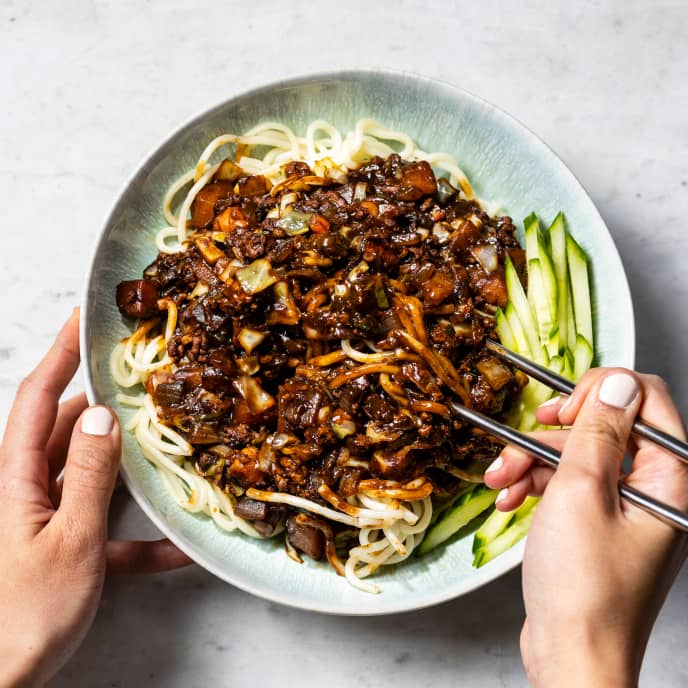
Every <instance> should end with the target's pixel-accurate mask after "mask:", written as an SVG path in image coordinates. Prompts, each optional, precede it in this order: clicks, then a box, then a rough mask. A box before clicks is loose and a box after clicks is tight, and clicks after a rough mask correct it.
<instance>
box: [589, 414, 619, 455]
mask: <svg viewBox="0 0 688 688" xmlns="http://www.w3.org/2000/svg"><path fill="white" fill-rule="evenodd" d="M580 431H581V432H582V433H583V436H584V437H585V441H586V443H587V444H588V445H589V446H595V447H598V448H601V449H607V450H609V451H612V452H615V453H617V454H618V453H619V452H623V451H624V450H625V447H626V444H627V442H628V433H627V432H625V431H624V429H623V428H622V427H620V425H619V424H618V423H616V422H614V421H613V420H612V419H610V418H605V417H604V416H602V415H599V416H597V417H595V418H592V419H590V420H589V421H588V422H586V423H585V424H584V425H583V427H581V428H580Z"/></svg>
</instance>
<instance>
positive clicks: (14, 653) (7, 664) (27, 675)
mask: <svg viewBox="0 0 688 688" xmlns="http://www.w3.org/2000/svg"><path fill="white" fill-rule="evenodd" d="M0 666H1V667H2V671H1V672H0V688H32V687H34V686H37V685H41V680H40V675H41V673H42V672H41V671H40V667H41V654H40V652H39V650H38V648H37V647H10V648H8V647H5V646H4V645H2V644H0Z"/></svg>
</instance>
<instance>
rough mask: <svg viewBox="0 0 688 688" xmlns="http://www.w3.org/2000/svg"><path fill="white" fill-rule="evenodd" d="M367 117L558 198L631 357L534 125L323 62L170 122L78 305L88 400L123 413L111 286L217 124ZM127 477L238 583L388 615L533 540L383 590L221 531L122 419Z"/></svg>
mask: <svg viewBox="0 0 688 688" xmlns="http://www.w3.org/2000/svg"><path fill="white" fill-rule="evenodd" d="M361 117H372V118H374V119H376V120H378V121H380V122H381V123H383V124H384V125H386V126H388V127H391V128H394V129H400V130H402V131H405V132H406V133H408V134H409V135H411V136H412V137H413V138H414V139H415V140H416V141H417V142H418V143H419V145H420V146H421V147H422V148H423V149H424V150H428V151H429V150H432V151H440V150H441V151H448V152H450V153H452V154H453V155H455V156H456V157H457V158H458V160H459V163H460V165H461V167H462V168H463V170H464V171H465V172H466V173H467V175H468V177H469V179H470V181H471V183H472V184H473V186H474V188H475V191H476V193H477V194H478V196H479V197H480V198H483V199H486V200H489V201H490V202H495V203H497V204H498V205H499V206H500V208H501V209H502V211H503V212H504V213H506V214H509V215H511V216H512V217H513V218H514V221H515V222H516V223H517V224H519V225H520V224H521V220H522V219H523V218H524V217H525V216H526V215H528V214H529V213H530V212H531V211H535V212H537V213H538V215H539V216H540V217H541V218H544V219H545V220H551V219H553V218H554V216H555V215H556V213H557V212H558V211H559V210H560V209H561V210H563V211H564V212H565V214H566V216H567V219H568V222H569V227H570V229H571V232H572V233H573V234H574V236H575V237H576V239H577V240H578V241H579V242H580V243H581V244H582V246H583V248H584V249H585V250H586V251H587V253H588V255H589V256H590V257H591V259H592V274H593V282H594V294H595V299H594V317H595V327H596V335H597V345H596V354H597V358H596V361H597V363H599V364H601V365H625V366H629V367H632V366H633V362H634V342H635V331H634V323H633V307H632V303H631V297H630V292H629V289H628V283H627V280H626V275H625V273H624V269H623V266H622V264H621V260H620V258H619V254H618V253H617V250H616V248H615V246H614V243H613V241H612V238H611V236H610V234H609V231H608V230H607V228H606V226H605V224H604V222H603V220H602V218H601V217H600V215H599V213H598V212H597V210H596V208H595V206H594V205H593V203H592V201H591V200H590V197H589V196H588V195H587V194H586V192H585V191H584V189H583V188H582V187H581V185H580V183H579V182H578V181H577V180H576V179H575V177H574V176H573V174H572V173H571V172H570V171H569V170H568V169H567V168H566V166H565V165H564V164H563V163H562V161H561V160H560V159H559V158H558V157H557V156H556V155H555V154H554V153H553V152H552V151H551V150H550V149H549V148H548V147H547V146H546V145H545V144H544V143H543V142H542V141H540V139H538V138H537V137H536V136H535V135H534V134H532V133H531V132H530V131H529V130H528V129H526V128H525V127H524V126H523V125H522V124H520V123H519V122H517V121H516V120H515V119H513V118H512V117H510V116H509V115H508V114H506V113H505V112H503V111H501V110H499V109H498V108H496V107H494V106H493V105H490V104H489V103H486V102H485V101H483V100H481V99H480V98H477V97H475V96H473V95H470V94H469V93H466V92H465V91H462V90H460V89H458V88H455V87H453V86H450V85H448V84H444V83H440V82H437V81H434V80H431V79H427V78H423V77H419V76H415V75H408V74H395V73H387V72H380V71H347V72H340V73H328V74H316V75H312V76H306V77H303V78H297V79H292V80H289V81H281V82H278V83H274V84H270V85H268V86H265V87H263V88H259V89H256V90H253V91H250V92H248V93H244V94H241V95H238V96H233V97H232V98H230V99H229V100H227V101H225V102H223V103H222V104H220V105H218V106H217V107H215V108H213V109H212V110H209V111H208V112H205V113H203V114H201V115H199V116H198V117H196V118H195V119H193V120H192V121H191V122H189V123H188V124H186V125H185V126H183V127H182V128H180V129H179V130H178V131H176V132H174V133H173V134H172V135H171V136H170V137H169V138H168V139H167V140H166V141H165V142H164V143H162V144H161V145H160V147H159V148H158V149H157V150H156V151H155V152H154V153H153V154H152V155H151V156H150V157H148V158H147V159H146V160H145V162H144V163H143V164H142V165H141V167H140V168H139V170H138V171H137V172H136V173H135V174H134V176H133V177H132V179H131V180H130V181H129V183H128V184H127V185H126V188H125V189H124V191H123V192H122V195H121V196H120V197H119V200H118V201H117V202H116V204H115V206H114V208H113V210H112V212H111V214H110V216H109V218H108V219H107V222H106V223H105V227H104V228H103V231H102V233H101V236H100V238H99V240H98V243H97V246H96V249H95V253H94V256H93V260H92V263H91V265H90V267H89V273H88V277H87V287H86V289H85V296H84V304H83V309H82V315H83V320H82V332H81V337H82V342H81V343H82V352H83V354H84V370H85V377H86V388H87V392H88V397H89V400H90V401H91V402H92V403H104V404H108V405H110V406H112V407H114V408H115V409H116V410H117V412H118V413H119V414H120V415H121V417H122V418H123V419H124V420H126V419H127V418H128V417H129V414H130V413H131V411H130V410H129V409H127V408H124V407H122V406H120V405H119V404H118V403H117V401H116V399H115V395H116V393H117V391H118V390H117V389H116V387H115V385H114V383H113V382H112V380H111V379H110V374H109V369H108V358H109V355H110V352H111V350H112V348H113V346H114V344H115V343H116V342H117V341H118V340H119V339H120V338H122V337H125V336H127V335H128V334H129V328H128V325H127V323H125V322H124V321H123V320H122V317H121V316H120V314H119V312H118V310H117V307H116V305H115V298H114V295H115V287H116V285H117V283H118V282H120V281H121V280H123V279H133V278H136V277H138V276H139V275H140V274H141V271H142V269H143V268H144V267H145V266H146V265H148V264H149V263H150V262H151V261H152V260H153V259H154V257H155V255H156V254H157V250H156V248H155V244H154V243H153V238H154V235H155V232H156V230H157V229H159V228H160V227H161V226H164V224H165V223H164V218H163V216H162V211H161V201H162V197H163V195H164V193H165V191H166V189H167V187H168V186H169V184H170V183H171V181H172V180H174V179H176V178H177V177H178V176H179V175H180V174H181V173H182V172H183V171H185V170H187V169H189V168H190V167H192V166H193V164H194V163H195V161H196V159H197V157H198V155H199V154H200V152H201V151H202V149H203V148H204V146H205V145H206V143H207V142H208V141H210V140H211V139H212V138H213V137H215V136H216V135H218V134H219V133H222V132H237V133H240V132H243V131H245V130H247V129H249V128H250V127H252V126H254V125H256V124H258V123H260V122H262V121H267V120H273V121H274V120H277V121H281V122H285V123H286V124H288V125H289V126H291V127H292V128H293V129H294V130H296V131H298V132H301V133H303V132H305V129H306V126H307V124H308V122H310V121H311V120H314V119H326V120H328V121H330V122H332V123H333V124H334V125H335V126H337V127H339V128H340V130H344V131H347V130H350V129H351V128H352V127H353V126H354V124H355V122H356V121H357V120H358V119H359V118H361ZM122 477H123V479H124V482H125V483H126V485H127V487H128V488H129V490H130V492H131V494H132V495H133V497H134V499H135V500H136V501H137V502H138V504H139V506H140V507H141V508H142V509H143V511H144V512H145V513H146V514H147V515H148V516H149V517H150V518H151V520H152V521H153V522H154V523H155V524H156V525H157V526H158V528H159V529H160V530H161V531H163V533H165V534H166V535H167V536H168V537H169V538H170V539H171V540H172V541H173V542H175V543H176V544H177V545H178V546H179V547H180V548H181V549H182V550H184V551H185V552H186V553H187V554H188V555H189V556H191V557H192V558H193V559H194V560H195V561H197V562H198V563H199V564H200V565H201V566H203V567H205V568H206V569H208V571H210V572H212V573H214V574H215V575H217V576H219V577H220V578H222V579H224V580H226V581H227V582H228V583H231V584H233V585H236V586H237V587H239V588H242V589H243V590H246V591H248V592H250V593H252V594H254V595H258V596H260V597H264V598H266V599H270V600H272V601H275V602H278V603H282V604H286V605H291V606H294V607H300V608H303V609H308V610H313V611H319V612H326V613H332V614H351V615H353V614H358V615H371V614H389V613H393V612H401V611H407V610H411V609H417V608H420V607H426V606H429V605H432V604H436V603H439V602H443V601H445V600H449V599H452V598H455V597H458V596H459V595H463V594H465V593H467V592H469V591H471V590H473V589H475V588H477V587H479V586H481V585H484V584H485V583H487V582H489V581H491V580H493V579H495V578H497V577H498V576H501V575H502V574H504V573H505V572H507V571H509V570H510V569H512V568H513V567H514V566H516V565H518V564H519V563H520V562H521V560H522V558H523V550H524V543H523V542H521V543H520V544H519V545H517V546H516V547H514V548H513V549H511V550H509V551H508V552H506V553H505V554H503V555H502V556H500V557H498V558H497V559H495V560H494V561H492V562H491V563H489V564H487V565H486V566H484V567H483V568H481V569H474V568H473V567H472V566H471V542H472V537H471V536H469V537H466V538H464V539H461V540H458V541H455V542H452V543H451V544H449V545H448V546H446V547H440V548H438V549H437V550H436V551H434V552H432V553H431V554H430V555H429V556H425V557H422V558H411V560H409V561H407V562H405V563H403V564H402V565H400V566H396V567H387V568H384V569H383V570H382V572H381V573H379V574H378V575H376V576H375V580H376V582H377V583H378V584H379V586H380V587H381V589H382V592H381V593H380V594H378V595H372V594H367V593H364V592H360V591H359V590H356V589H354V588H353V587H351V586H350V585H349V584H348V583H347V582H346V580H345V579H343V578H340V577H338V576H337V575H336V574H335V573H334V571H333V570H332V569H331V568H330V567H329V566H328V565H326V564H319V563H315V562H312V561H310V560H309V559H308V558H306V561H305V563H304V564H302V565H299V564H296V563H294V562H293V561H292V560H290V559H289V558H288V557H287V556H286V555H285V553H284V548H283V544H282V543H281V541H280V542H277V541H271V540H268V541H256V540H253V539H250V538H247V537H245V536H243V535H241V534H238V533H226V532H224V531H221V530H219V529H218V528H217V527H216V526H215V525H214V523H213V522H212V521H211V520H210V519H209V518H206V517H205V516H198V515H193V514H190V513H187V512H186V511H183V510H182V509H181V508H179V507H178V506H177V505H176V504H175V503H174V502H173V500H172V499H171V497H170V496H169V495H168V493H167V492H166V490H165V488H164V486H163V484H162V483H161V482H160V480H159V478H158V476H157V474H156V470H155V469H154V468H153V466H152V465H151V464H150V463H149V462H148V461H147V460H146V459H145V458H144V457H143V456H142V454H141V452H140V451H139V448H138V445H137V443H136V441H135V439H134V438H133V436H131V434H130V433H126V432H125V436H124V451H123V457H122Z"/></svg>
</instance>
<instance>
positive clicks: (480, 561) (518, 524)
mask: <svg viewBox="0 0 688 688" xmlns="http://www.w3.org/2000/svg"><path fill="white" fill-rule="evenodd" d="M539 501H540V500H539V499H538V498H537V497H526V499H525V501H524V502H523V504H521V506H520V507H519V508H518V509H516V511H515V512H514V519H513V521H512V522H511V524H510V525H509V527H508V528H507V529H506V530H504V531H502V533H500V534H499V535H497V537H495V538H494V539H493V540H491V541H489V542H487V543H486V544H484V545H482V546H481V547H478V548H477V549H476V551H475V552H474V557H473V566H475V567H476V568H480V567H481V566H484V565H485V564H487V563H488V562H490V561H492V560H493V559H495V558H496V557H498V556H499V555H500V554H502V553H503V552H506V550H508V549H510V548H511V547H513V546H514V545H515V544H516V543H517V542H518V541H519V540H521V539H523V538H524V537H525V535H526V533H527V532H528V529H529V528H530V524H531V523H532V522H533V517H534V516H535V511H536V509H535V507H536V505H537V503H538V502H539Z"/></svg>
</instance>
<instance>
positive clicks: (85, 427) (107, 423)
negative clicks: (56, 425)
mask: <svg viewBox="0 0 688 688" xmlns="http://www.w3.org/2000/svg"><path fill="white" fill-rule="evenodd" d="M114 424H115V419H114V418H113V417H112V413H110V411H108V409H106V408H105V407H104V406H93V407H91V408H90V409H86V411H85V412H84V415H83V416H82V417H81V432H83V433H84V434H86V435H97V436H100V437H103V436H104V435H109V434H110V433H111V432H112V426H113V425H114Z"/></svg>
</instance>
